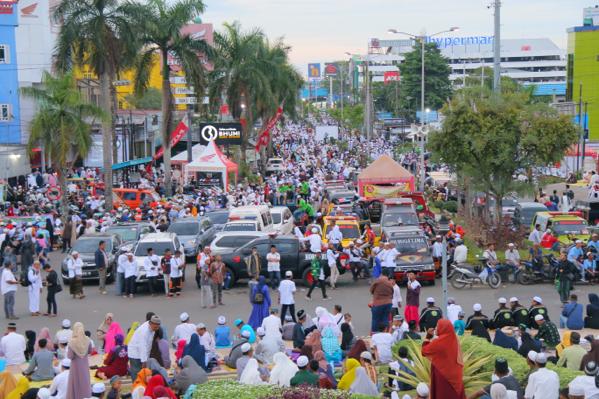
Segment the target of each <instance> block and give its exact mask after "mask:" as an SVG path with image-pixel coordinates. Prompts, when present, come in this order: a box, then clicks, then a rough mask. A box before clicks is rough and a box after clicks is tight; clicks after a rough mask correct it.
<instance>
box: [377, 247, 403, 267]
mask: <svg viewBox="0 0 599 399" xmlns="http://www.w3.org/2000/svg"><path fill="white" fill-rule="evenodd" d="M398 255H399V251H398V250H397V249H395V248H391V249H386V250H385V251H384V252H383V253H382V254H381V266H382V267H395V258H397V256H398Z"/></svg>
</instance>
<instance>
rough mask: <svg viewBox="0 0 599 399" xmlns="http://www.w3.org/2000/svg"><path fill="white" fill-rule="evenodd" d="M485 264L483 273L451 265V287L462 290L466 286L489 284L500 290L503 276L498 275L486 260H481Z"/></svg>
mask: <svg viewBox="0 0 599 399" xmlns="http://www.w3.org/2000/svg"><path fill="white" fill-rule="evenodd" d="M481 262H483V269H482V272H480V273H477V272H475V271H474V270H471V269H469V268H466V267H458V266H456V265H454V264H452V265H451V267H452V272H451V276H452V277H451V286H452V287H453V288H455V289H458V290H461V289H462V288H464V287H466V286H470V288H472V286H474V285H483V284H488V285H489V287H491V288H493V289H497V288H499V286H500V285H501V276H500V275H499V273H497V270H495V268H494V267H492V266H491V265H489V264H488V263H487V262H486V260H483V259H481Z"/></svg>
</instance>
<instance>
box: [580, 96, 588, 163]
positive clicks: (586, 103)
mask: <svg viewBox="0 0 599 399" xmlns="http://www.w3.org/2000/svg"><path fill="white" fill-rule="evenodd" d="M588 107H589V103H588V102H586V101H585V102H584V113H583V114H582V118H583V119H582V122H581V126H582V162H581V165H582V169H583V170H584V155H585V151H586V146H587V139H586V137H585V134H586V132H587V128H588V127H587V111H588Z"/></svg>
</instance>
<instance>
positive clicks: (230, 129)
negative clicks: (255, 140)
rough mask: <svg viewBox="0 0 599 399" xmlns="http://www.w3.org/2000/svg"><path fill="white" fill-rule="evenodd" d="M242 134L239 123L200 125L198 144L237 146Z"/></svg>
mask: <svg viewBox="0 0 599 399" xmlns="http://www.w3.org/2000/svg"><path fill="white" fill-rule="evenodd" d="M242 132H243V130H242V127H241V123H200V144H202V145H207V144H208V143H209V142H211V141H216V144H217V145H230V144H233V145H239V144H241V134H242Z"/></svg>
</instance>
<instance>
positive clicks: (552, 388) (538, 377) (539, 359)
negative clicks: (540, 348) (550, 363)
mask: <svg viewBox="0 0 599 399" xmlns="http://www.w3.org/2000/svg"><path fill="white" fill-rule="evenodd" d="M535 364H536V366H537V370H536V371H535V372H533V373H531V374H530V376H529V377H528V384H527V385H526V391H525V392H524V398H525V399H536V398H539V399H540V398H543V399H558V398H559V376H558V375H557V373H556V372H555V371H551V370H549V369H548V368H546V367H545V365H546V364H547V355H545V353H543V352H541V353H537V355H536V356H535Z"/></svg>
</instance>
